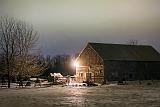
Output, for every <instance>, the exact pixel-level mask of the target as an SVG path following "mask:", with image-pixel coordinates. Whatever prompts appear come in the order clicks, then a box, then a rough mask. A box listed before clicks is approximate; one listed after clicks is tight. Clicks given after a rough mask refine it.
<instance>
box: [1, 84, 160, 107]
mask: <svg viewBox="0 0 160 107" xmlns="http://www.w3.org/2000/svg"><path fill="white" fill-rule="evenodd" d="M0 107H160V86H156V85H145V86H142V85H136V86H135V85H134V86H133V85H124V86H117V85H110V86H107V85H105V86H97V87H67V86H65V87H62V86H52V87H48V88H27V89H25V88H13V89H0Z"/></svg>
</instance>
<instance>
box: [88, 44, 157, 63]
mask: <svg viewBox="0 0 160 107" xmlns="http://www.w3.org/2000/svg"><path fill="white" fill-rule="evenodd" d="M88 44H89V45H90V46H91V47H92V48H93V49H94V50H95V51H96V52H97V53H98V54H99V55H100V57H101V58H102V59H103V60H134V61H160V54H159V53H158V52H157V51H156V50H155V49H154V48H153V47H152V46H146V45H124V44H104V43H88Z"/></svg>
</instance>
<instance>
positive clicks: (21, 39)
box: [0, 17, 41, 88]
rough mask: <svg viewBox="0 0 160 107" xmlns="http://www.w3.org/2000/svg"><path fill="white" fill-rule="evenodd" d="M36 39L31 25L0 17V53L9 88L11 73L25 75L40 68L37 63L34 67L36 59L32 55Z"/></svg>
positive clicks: (36, 36)
mask: <svg viewBox="0 0 160 107" xmlns="http://www.w3.org/2000/svg"><path fill="white" fill-rule="evenodd" d="M37 40H38V34H37V32H35V31H34V30H33V27H32V26H30V25H27V24H26V23H25V22H24V21H21V20H17V19H15V18H10V17H1V19H0V53H1V55H2V56H3V57H4V63H5V65H6V69H5V71H6V72H7V74H8V88H10V76H11V73H12V74H14V75H15V74H20V75H25V74H26V72H27V73H28V74H29V72H30V73H31V72H33V71H34V72H35V71H38V70H40V69H41V68H39V69H37V68H38V67H40V66H38V65H37V67H35V65H36V62H37V61H36V58H34V57H33V56H35V55H33V56H32V53H33V50H34V48H35V46H36V44H37ZM31 56H32V57H31ZM31 62H32V63H31ZM33 65H34V67H33ZM31 69H32V70H31Z"/></svg>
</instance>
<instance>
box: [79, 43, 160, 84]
mask: <svg viewBox="0 0 160 107" xmlns="http://www.w3.org/2000/svg"><path fill="white" fill-rule="evenodd" d="M76 63H77V64H76V65H77V66H76V80H77V81H78V82H83V81H92V82H94V83H102V82H104V83H105V82H107V81H125V80H126V81H130V80H159V79H160V54H159V53H158V52H157V51H156V50H155V49H154V48H153V47H152V46H145V45H124V44H104V43H88V44H87V46H86V47H85V48H84V49H83V50H82V51H81V53H80V54H79V56H78V57H77V59H76Z"/></svg>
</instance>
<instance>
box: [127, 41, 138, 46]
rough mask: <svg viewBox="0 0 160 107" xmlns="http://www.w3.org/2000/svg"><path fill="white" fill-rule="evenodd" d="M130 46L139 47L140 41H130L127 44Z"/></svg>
mask: <svg viewBox="0 0 160 107" xmlns="http://www.w3.org/2000/svg"><path fill="white" fill-rule="evenodd" d="M127 44H128V45H138V40H130V41H129V42H127Z"/></svg>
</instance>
